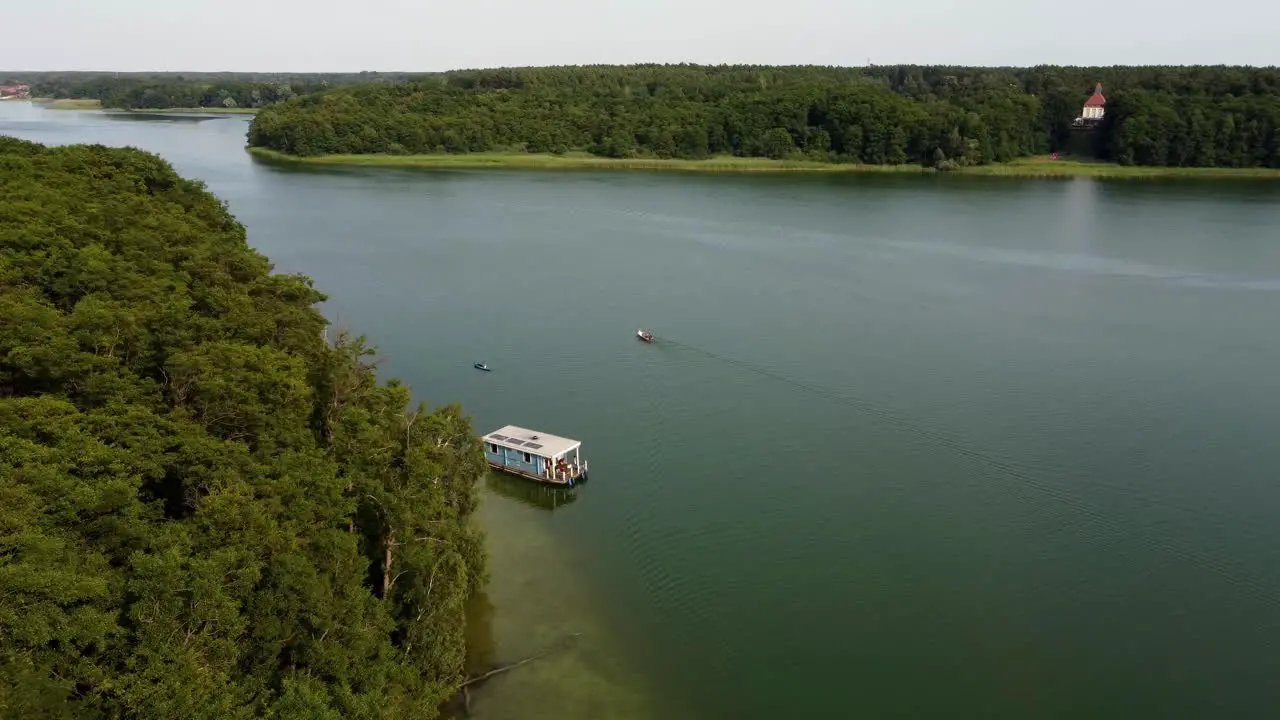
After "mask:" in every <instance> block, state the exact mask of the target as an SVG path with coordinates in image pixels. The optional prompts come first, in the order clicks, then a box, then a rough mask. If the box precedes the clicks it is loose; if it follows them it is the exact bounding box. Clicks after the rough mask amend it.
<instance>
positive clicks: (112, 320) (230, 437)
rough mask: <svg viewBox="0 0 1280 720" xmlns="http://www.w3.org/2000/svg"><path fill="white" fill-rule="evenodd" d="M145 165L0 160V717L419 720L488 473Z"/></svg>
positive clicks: (456, 664)
mask: <svg viewBox="0 0 1280 720" xmlns="http://www.w3.org/2000/svg"><path fill="white" fill-rule="evenodd" d="M322 300H324V296H323V295H322V294H321V293H320V292H318V291H317V290H316V289H315V288H313V287H312V283H311V281H310V280H309V279H307V278H305V277H301V276H293V275H281V274H275V273H273V272H272V267H271V265H270V264H269V263H268V261H267V260H266V258H264V257H262V256H261V255H259V254H258V253H256V252H254V251H253V250H251V249H250V247H249V245H248V244H247V242H246V236H245V230H244V228H243V227H242V226H241V225H240V224H239V223H237V222H236V220H235V219H234V218H233V217H232V216H231V215H230V214H229V213H228V211H227V209H226V207H225V205H224V204H222V203H221V202H220V201H219V200H218V199H217V198H215V197H214V196H213V195H211V194H210V193H208V192H207V191H206V190H205V188H204V186H203V185H202V184H201V183H199V182H195V181H191V180H187V179H185V178H182V177H180V176H178V175H177V174H175V172H174V171H173V169H172V168H171V167H170V166H169V165H168V164H167V163H166V162H164V161H163V160H161V159H160V158H158V157H156V156H154V155H151V154H148V153H145V152H142V151H139V150H134V149H110V148H106V147H102V146H96V145H95V146H83V145H82V146H67V147H58V148H49V147H44V146H41V145H38V144H34V143H29V142H25V141H20V140H16V139H13V138H6V137H0V478H3V482H0V597H3V598H4V600H3V602H0V716H3V717H6V718H36V717H39V718H67V719H70V718H124V717H134V718H252V717H274V718H298V719H301V718H307V719H311V718H406V719H407V718H415V719H416V718H430V717H433V716H434V715H435V709H436V708H437V707H438V706H439V705H440V704H441V703H442V702H443V701H445V700H446V699H447V698H449V697H450V696H452V695H454V694H455V693H456V692H457V691H458V690H459V688H462V687H463V686H464V684H465V683H466V682H468V680H467V678H466V677H464V659H465V653H466V647H465V642H464V632H463V631H464V626H465V610H464V608H465V604H466V602H467V600H468V598H469V597H471V596H472V594H473V593H475V592H476V590H477V588H479V587H480V586H481V584H482V583H483V581H484V578H485V556H484V552H483V545H482V538H481V535H480V533H479V531H478V530H477V529H476V528H475V527H474V525H473V523H472V520H471V515H472V511H473V509H474V508H475V507H476V504H477V496H476V482H477V480H478V479H479V478H480V477H481V475H482V473H483V472H484V468H485V461H484V456H483V453H482V451H481V447H480V444H479V441H478V439H477V438H476V437H475V434H474V433H473V432H472V429H471V425H470V422H469V420H468V419H467V418H466V417H465V416H464V415H463V414H462V412H461V411H460V409H459V408H457V407H454V406H445V407H440V408H437V409H435V410H428V409H427V408H426V407H423V406H416V407H415V406H411V405H410V404H409V400H410V396H409V391H408V389H407V388H406V387H404V386H403V385H401V384H399V383H397V382H396V381H394V380H391V381H379V379H378V377H377V375H376V373H375V371H374V367H373V363H372V357H371V355H372V353H371V350H370V349H368V348H367V347H366V346H365V345H364V344H363V343H362V342H361V341H360V340H359V339H358V338H353V337H350V336H348V335H345V334H343V333H341V332H337V331H333V330H331V329H330V328H329V327H328V326H327V324H326V321H325V319H324V318H323V317H322V316H321V314H320V313H319V312H318V311H317V309H316V308H315V305H316V304H317V303H319V302H320V301H322Z"/></svg>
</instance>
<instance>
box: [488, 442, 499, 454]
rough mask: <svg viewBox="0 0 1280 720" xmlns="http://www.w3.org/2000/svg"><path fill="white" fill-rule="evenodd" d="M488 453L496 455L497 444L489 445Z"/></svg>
mask: <svg viewBox="0 0 1280 720" xmlns="http://www.w3.org/2000/svg"><path fill="white" fill-rule="evenodd" d="M489 452H491V453H493V454H494V455H497V454H498V443H489Z"/></svg>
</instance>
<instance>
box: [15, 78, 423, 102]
mask: <svg viewBox="0 0 1280 720" xmlns="http://www.w3.org/2000/svg"><path fill="white" fill-rule="evenodd" d="M21 77H22V79H23V81H24V82H27V83H29V84H30V85H31V94H32V96H33V97H47V98H76V99H92V100H98V101H100V102H101V103H102V105H103V107H108V108H122V109H128V110H143V109H157V108H195V107H214V108H261V107H266V106H268V105H273V104H275V103H278V102H283V101H285V100H288V99H289V98H291V97H294V96H296V95H305V94H307V93H312V92H319V91H320V90H324V89H326V88H330V87H335V86H339V85H347V84H359V83H381V82H393V81H396V80H405V79H408V78H410V77H413V76H410V75H408V74H405V73H375V72H362V73H200V72H187V73H102V72H34V73H32V72H28V73H22V75H21Z"/></svg>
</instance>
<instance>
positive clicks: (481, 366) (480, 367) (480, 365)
mask: <svg viewBox="0 0 1280 720" xmlns="http://www.w3.org/2000/svg"><path fill="white" fill-rule="evenodd" d="M472 367H474V368H475V369H477V370H483V371H485V372H489V366H488V365H485V364H484V363H476V364H475V365H473V366H472Z"/></svg>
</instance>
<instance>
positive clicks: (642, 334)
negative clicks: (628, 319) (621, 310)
mask: <svg viewBox="0 0 1280 720" xmlns="http://www.w3.org/2000/svg"><path fill="white" fill-rule="evenodd" d="M636 337H637V338H639V339H640V340H641V341H643V342H647V343H651V342H653V333H651V332H649V331H648V330H637V331H636Z"/></svg>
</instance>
